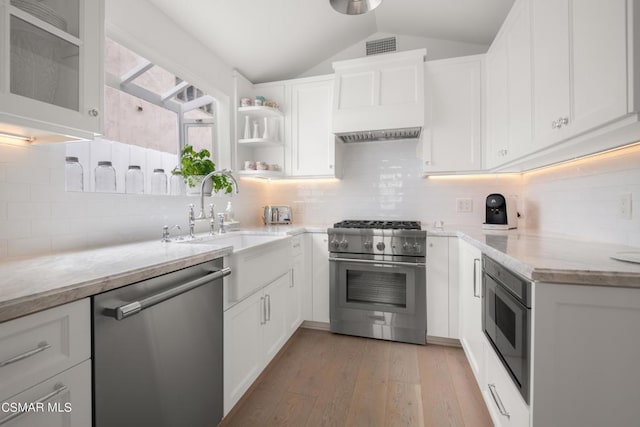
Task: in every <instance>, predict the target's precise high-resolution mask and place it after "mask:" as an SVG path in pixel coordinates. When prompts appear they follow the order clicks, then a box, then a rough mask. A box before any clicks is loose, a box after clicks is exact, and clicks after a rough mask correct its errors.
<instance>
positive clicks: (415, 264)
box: [329, 257, 425, 267]
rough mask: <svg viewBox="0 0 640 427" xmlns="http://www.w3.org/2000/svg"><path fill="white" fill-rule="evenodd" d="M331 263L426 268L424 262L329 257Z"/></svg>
mask: <svg viewBox="0 0 640 427" xmlns="http://www.w3.org/2000/svg"><path fill="white" fill-rule="evenodd" d="M329 261H333V262H336V261H340V262H355V263H358V264H378V265H385V266H389V267H394V266H403V267H424V266H425V263H423V262H402V261H375V260H371V259H351V258H335V257H329Z"/></svg>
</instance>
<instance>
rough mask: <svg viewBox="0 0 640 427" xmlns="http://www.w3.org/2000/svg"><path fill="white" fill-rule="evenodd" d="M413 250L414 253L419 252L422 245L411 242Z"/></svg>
mask: <svg viewBox="0 0 640 427" xmlns="http://www.w3.org/2000/svg"><path fill="white" fill-rule="evenodd" d="M413 251H414V252H415V253H420V252H421V251H422V245H421V244H420V243H414V244H413Z"/></svg>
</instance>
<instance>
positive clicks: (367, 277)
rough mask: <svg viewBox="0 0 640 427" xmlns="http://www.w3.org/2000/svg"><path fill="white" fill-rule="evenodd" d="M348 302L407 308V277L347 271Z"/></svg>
mask: <svg viewBox="0 0 640 427" xmlns="http://www.w3.org/2000/svg"><path fill="white" fill-rule="evenodd" d="M347 302H360V303H374V304H378V305H387V306H392V307H401V308H406V307H407V275H406V274H403V273H382V272H380V271H361V270H347Z"/></svg>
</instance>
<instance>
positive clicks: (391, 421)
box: [384, 381, 424, 427]
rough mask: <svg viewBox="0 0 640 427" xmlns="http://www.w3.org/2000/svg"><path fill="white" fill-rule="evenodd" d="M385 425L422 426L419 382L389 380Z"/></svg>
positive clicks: (391, 426)
mask: <svg viewBox="0 0 640 427" xmlns="http://www.w3.org/2000/svg"><path fill="white" fill-rule="evenodd" d="M384 425H385V426H390V427H393V426H419V427H421V426H423V425H424V418H423V409H422V393H421V391H420V384H410V383H405V382H400V381H389V384H388V385H387V409H386V413H385V422H384Z"/></svg>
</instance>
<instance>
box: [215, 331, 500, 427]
mask: <svg viewBox="0 0 640 427" xmlns="http://www.w3.org/2000/svg"><path fill="white" fill-rule="evenodd" d="M222 425H224V426H258V425H259V426H265V425H272V426H280V425H283V426H286V425H295V426H303V425H306V426H356V427H359V426H363V427H364V426H366V427H376V426H384V427H386V426H390V425H405V426H407V425H408V426H411V425H416V426H421V425H425V426H435V427H442V426H454V427H456V426H460V427H462V426H466V427H476V426H478V427H483V426H490V425H491V420H490V418H489V413H488V411H487V409H486V407H485V406H484V401H483V399H482V395H481V393H480V389H479V388H478V386H477V384H476V382H475V377H474V376H473V373H472V371H471V368H470V366H469V364H468V362H467V360H466V357H465V355H464V352H463V351H462V350H460V349H455V348H450V347H442V346H437V345H427V346H417V345H411V344H402V343H395V342H389V341H383V340H374V339H367V338H358V337H350V336H344V335H337V334H331V333H329V332H326V331H317V330H309V329H301V330H299V331H298V332H297V333H296V335H295V336H294V337H293V339H292V341H291V342H290V343H289V344H288V346H287V347H286V349H285V350H284V352H283V353H282V354H280V355H279V356H278V358H277V360H275V361H274V362H273V363H272V364H271V365H270V366H269V368H268V370H267V371H265V373H264V374H263V375H261V377H260V378H259V380H258V382H257V383H256V384H255V385H254V386H253V387H252V389H251V392H250V394H249V395H247V396H245V397H244V398H243V399H242V400H241V401H240V403H239V404H238V406H237V407H236V408H234V410H233V411H232V413H231V414H230V416H229V417H228V418H227V419H225V420H224V421H223V424H222Z"/></svg>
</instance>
